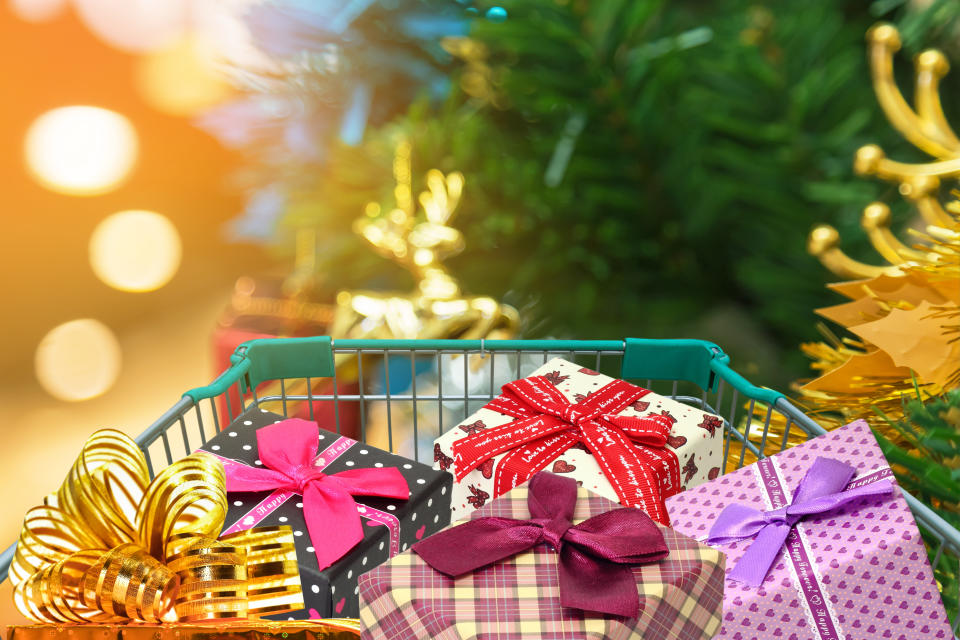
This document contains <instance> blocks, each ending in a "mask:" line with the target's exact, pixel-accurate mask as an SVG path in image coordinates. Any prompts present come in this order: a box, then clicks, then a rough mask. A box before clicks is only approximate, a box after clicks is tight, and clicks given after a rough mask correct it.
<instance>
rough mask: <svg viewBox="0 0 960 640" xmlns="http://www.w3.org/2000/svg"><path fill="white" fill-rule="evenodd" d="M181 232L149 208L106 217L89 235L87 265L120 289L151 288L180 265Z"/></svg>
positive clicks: (139, 289) (165, 281)
mask: <svg viewBox="0 0 960 640" xmlns="http://www.w3.org/2000/svg"><path fill="white" fill-rule="evenodd" d="M180 253H181V249H180V235H179V234H178V233H177V229H176V227H174V226H173V223H171V222H170V220H168V219H167V218H166V217H164V216H162V215H160V214H159V213H153V212H152V211H121V212H120V213H115V214H113V215H111V216H108V217H107V218H105V219H104V220H103V221H102V222H101V223H100V224H98V225H97V228H96V229H94V231H93V235H92V236H91V237H90V266H91V267H92V268H93V272H94V273H95V274H97V277H98V278H100V280H102V281H103V282H104V283H105V284H108V285H110V286H111V287H113V288H114V289H119V290H121V291H153V290H155V289H159V288H160V287H162V286H163V285H165V284H166V283H167V282H169V281H170V279H171V278H172V277H173V276H174V274H175V273H176V272H177V268H178V267H179V266H180Z"/></svg>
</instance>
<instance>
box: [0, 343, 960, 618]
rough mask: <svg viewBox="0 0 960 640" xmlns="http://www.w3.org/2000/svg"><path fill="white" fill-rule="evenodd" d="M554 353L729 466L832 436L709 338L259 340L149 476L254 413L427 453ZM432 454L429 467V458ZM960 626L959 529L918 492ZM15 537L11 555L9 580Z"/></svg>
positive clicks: (218, 382)
mask: <svg viewBox="0 0 960 640" xmlns="http://www.w3.org/2000/svg"><path fill="white" fill-rule="evenodd" d="M555 357H562V358H564V359H567V360H570V361H573V362H576V363H578V364H580V365H581V366H585V367H590V368H592V369H594V370H596V371H600V372H602V373H605V374H607V375H611V376H613V377H618V378H622V379H625V380H628V381H631V382H634V383H636V384H639V385H640V386H643V387H645V388H647V389H650V390H652V391H654V392H656V393H659V394H660V395H664V396H669V397H671V398H673V399H675V400H677V401H679V402H683V403H686V404H689V405H691V406H694V407H697V408H699V409H703V410H705V411H708V412H710V413H713V414H716V415H718V416H720V417H721V418H722V419H723V423H724V436H725V437H724V468H723V472H724V473H726V472H727V471H730V470H733V469H737V468H740V467H742V466H744V465H745V464H750V463H752V462H754V461H756V460H757V459H758V458H759V457H763V456H768V455H772V454H774V453H778V452H780V451H782V450H784V449H786V448H787V447H789V446H791V445H792V444H796V443H798V442H802V441H805V440H808V439H810V438H814V437H816V436H818V435H821V434H823V433H825V430H824V429H823V427H821V426H820V425H818V424H817V423H816V422H815V421H814V420H812V419H811V418H810V417H808V416H807V415H805V414H804V413H803V412H802V411H801V410H799V409H798V408H797V407H796V406H794V405H793V404H792V403H791V402H790V401H789V400H788V399H787V398H786V397H785V396H784V395H783V394H781V393H779V392H777V391H774V390H772V389H768V388H762V387H757V386H755V385H753V384H751V383H750V382H749V381H747V380H746V379H745V378H744V377H743V376H741V375H740V374H738V373H737V372H735V371H734V370H733V369H732V368H731V367H730V358H729V357H728V356H727V355H726V354H725V353H724V352H723V351H722V350H721V349H720V348H719V347H718V346H717V345H715V344H712V343H709V342H704V341H701V340H648V339H638V338H627V339H624V340H347V339H340V340H336V341H334V340H333V339H331V338H329V337H313V338H289V339H264V340H253V341H250V342H247V343H244V344H242V345H240V347H238V348H237V350H236V352H235V353H234V354H233V356H232V357H231V366H230V368H229V369H227V370H226V371H224V372H223V373H222V374H221V375H220V376H219V377H217V378H216V379H215V380H214V381H213V382H212V383H211V384H209V385H208V386H205V387H198V388H196V389H192V390H190V391H187V392H186V393H184V394H183V397H181V398H180V400H179V401H178V402H177V403H176V404H174V405H173V407H171V408H170V409H169V410H168V411H167V412H166V413H164V414H163V415H162V416H160V418H159V419H158V420H156V421H155V422H154V423H153V424H152V425H150V426H149V427H148V428H147V429H146V430H145V431H144V432H143V433H142V434H140V435H139V436H138V437H137V438H136V442H137V444H138V445H139V446H140V448H141V449H143V451H144V453H145V454H146V456H147V461H148V465H149V467H150V473H151V475H153V474H155V473H156V472H157V471H158V470H160V469H163V468H164V467H165V466H167V465H170V464H172V463H173V462H174V461H175V460H177V459H179V458H181V457H184V456H186V455H189V454H190V453H191V452H192V451H193V450H194V449H196V448H198V447H200V446H202V445H203V444H205V443H206V442H207V440H208V439H209V438H211V437H213V435H215V434H216V433H218V432H219V431H220V430H222V429H224V428H226V427H227V426H228V425H230V424H231V423H233V421H234V420H236V419H238V418H239V417H240V416H241V415H242V414H243V413H244V412H246V411H250V410H252V409H261V410H264V411H272V412H275V413H278V414H282V415H284V416H297V417H302V418H307V419H311V420H316V421H317V422H318V423H319V424H320V426H321V427H323V428H326V429H328V430H330V431H336V432H337V433H343V434H345V435H348V436H351V437H354V438H355V439H357V440H360V441H362V442H365V443H369V444H371V445H373V446H378V447H380V448H382V449H387V450H390V451H391V452H393V453H398V454H400V455H405V456H407V457H410V458H415V459H417V460H423V459H424V458H428V457H429V456H431V455H432V444H433V440H434V439H435V438H436V437H437V436H438V435H440V434H441V433H443V432H444V431H446V430H448V429H450V428H452V427H454V426H456V425H457V424H458V423H459V422H460V421H462V420H464V419H465V418H467V417H468V416H469V415H470V414H471V413H473V412H474V411H476V410H477V409H479V408H480V407H481V406H483V405H484V404H486V403H487V402H488V401H489V400H490V399H492V398H493V397H494V396H496V395H498V394H499V392H500V387H501V386H502V385H503V384H505V383H507V382H509V381H511V380H515V379H517V378H521V377H525V376H527V375H530V373H531V372H532V371H533V370H534V369H536V368H538V367H539V366H541V365H543V364H545V363H546V362H547V361H548V360H550V359H551V358H555ZM425 461H426V462H428V463H429V462H431V460H429V459H427V460H425ZM904 497H905V498H906V500H907V503H908V504H909V505H910V508H911V509H912V511H913V514H914V516H915V518H916V520H917V524H918V525H919V528H920V531H921V533H922V534H923V537H924V540H925V542H926V543H927V547H928V549H929V550H930V559H931V562H932V564H933V566H934V570H935V574H936V577H937V581H938V584H940V585H941V591H942V594H943V599H944V604H945V605H946V606H947V609H948V611H949V612H950V614H951V616H952V619H953V629H954V633H955V634H956V632H957V628H958V626H960V616H958V615H957V613H956V612H957V603H958V596H960V594H958V593H956V592H952V593H951V592H949V591H950V590H947V589H945V588H944V585H956V584H957V574H958V569H960V566H958V565H960V560H958V558H960V531H957V530H956V529H955V528H953V527H952V526H951V525H950V524H948V523H947V522H946V521H945V520H944V519H943V518H942V517H941V516H940V515H938V514H937V513H936V512H935V511H933V510H932V509H931V508H930V507H928V506H926V505H925V504H923V503H921V502H920V501H919V500H917V499H916V498H914V497H913V496H912V495H910V494H908V493H906V492H905V493H904ZM14 551H15V545H11V546H10V547H9V548H7V549H6V550H5V551H4V552H3V553H2V554H0V580H4V579H6V577H7V570H8V568H9V566H10V561H11V559H12V558H13V554H14Z"/></svg>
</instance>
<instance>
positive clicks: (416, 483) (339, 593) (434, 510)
mask: <svg viewBox="0 0 960 640" xmlns="http://www.w3.org/2000/svg"><path fill="white" fill-rule="evenodd" d="M305 434H306V435H305ZM267 435H270V438H269V442H270V443H271V445H270V446H271V452H272V453H270V457H269V458H268V457H267V456H266V455H265V453H266V452H265V451H264V446H265V444H264V443H265V437H266V436H267ZM308 435H309V441H307V438H308ZM202 449H203V450H204V451H207V452H209V453H210V454H213V455H214V456H215V457H217V458H218V459H219V460H220V461H221V462H222V463H223V464H224V468H225V470H226V477H227V491H228V496H227V497H228V500H229V507H228V511H227V517H226V521H225V527H224V533H225V534H226V533H230V532H233V531H242V530H244V529H247V528H250V527H254V526H256V527H263V526H271V525H290V526H291V527H292V528H293V533H294V542H295V545H296V555H297V562H298V565H299V568H300V577H301V582H302V588H303V598H304V602H305V607H304V609H303V610H302V611H295V612H290V613H285V614H282V615H281V616H276V617H277V618H283V619H304V618H327V617H356V616H357V611H358V606H357V578H358V577H359V576H360V574H361V573H363V572H364V571H367V570H369V569H370V568H372V567H375V566H376V565H378V564H380V563H382V562H384V561H385V560H387V559H388V558H389V557H391V556H392V555H395V554H397V553H399V552H401V551H403V550H405V549H407V548H408V547H409V546H410V545H411V544H413V543H415V542H416V541H418V540H420V539H422V538H423V537H424V536H428V535H430V534H431V533H433V532H435V531H438V530H440V529H441V528H443V527H444V526H446V525H447V524H448V523H449V521H450V506H449V505H450V487H451V483H452V478H451V476H450V474H449V473H446V472H442V471H435V470H433V469H431V468H430V467H428V466H427V465H424V464H420V463H417V462H414V461H412V460H408V459H406V458H402V457H399V456H395V455H393V454H390V453H387V452H385V451H381V450H379V449H375V448H373V447H370V446H367V445H364V444H362V443H358V442H356V441H355V440H351V439H350V438H347V437H345V436H340V435H337V434H336V433H332V432H330V431H326V430H322V429H318V428H317V426H316V424H315V423H311V422H308V421H306V420H300V419H284V418H283V416H279V415H276V414H274V413H270V412H267V411H265V410H263V409H259V408H256V407H254V408H251V409H248V410H247V411H246V412H245V413H244V414H243V415H241V416H240V417H239V418H238V419H237V420H236V421H235V422H234V423H233V424H231V425H230V426H229V427H227V428H225V429H224V430H223V431H221V432H220V433H219V434H217V436H216V437H214V438H212V439H210V440H209V441H208V442H207V443H206V444H205V445H204V446H203V447H202ZM274 449H279V451H274ZM298 456H299V458H298ZM261 458H265V459H264V460H261ZM277 459H279V461H280V462H281V463H283V464H278V463H277V462H271V461H272V460H277ZM287 461H289V463H290V464H289V468H282V467H283V466H284V464H286V463H287ZM298 466H299V467H302V468H299V469H298V468H297V467H298ZM278 467H280V468H278ZM258 474H259V475H258ZM390 474H393V475H392V476H391V475H390ZM274 477H275V478H277V482H276V483H275V485H273V484H270V482H269V481H272V480H271V479H272V478H274ZM264 478H265V480H264ZM285 478H293V479H294V482H293V484H290V483H289V482H290V481H289V480H285ZM260 481H265V482H267V484H265V485H263V484H257V482H260ZM315 481H316V482H317V483H319V484H311V483H314V482H315ZM244 482H247V483H248V484H243V483H244ZM285 482H286V483H287V484H284V483H285ZM331 482H332V483H333V484H330V483H331ZM384 482H386V483H387V484H388V485H389V487H391V488H389V490H387V491H383V490H382V489H383V485H384ZM398 482H399V484H400V489H397V487H396V485H397V483H398ZM298 483H299V486H298ZM264 486H266V487H274V486H275V487H276V488H268V489H263V488H262V487H264ZM344 486H346V487H348V488H349V490H350V495H346V496H345V495H342V494H338V493H336V492H337V491H340V490H341V489H342V487H344ZM238 487H239V488H240V489H241V490H236V489H237V488H238ZM257 487H259V490H247V489H251V488H257ZM312 487H319V488H318V489H316V492H317V493H316V495H313V496H311V495H308V493H307V492H314V491H315V489H314V488H312ZM331 491H334V493H331ZM364 494H367V495H364ZM388 495H393V496H394V497H386V496H388ZM314 505H316V506H314ZM314 513H316V514H319V515H317V516H316V517H314V516H313V515H311V514H314ZM311 518H313V522H314V523H315V524H314V525H313V526H311V524H310V523H311ZM351 527H353V529H352V528H351ZM353 530H356V531H357V532H358V533H357V534H356V543H355V545H351V544H350V543H351V541H352V540H353V539H347V538H345V537H344V536H346V535H347V534H348V533H349V532H350V531H353ZM345 532H346V533H345ZM338 549H339V551H338ZM328 565H329V566H328Z"/></svg>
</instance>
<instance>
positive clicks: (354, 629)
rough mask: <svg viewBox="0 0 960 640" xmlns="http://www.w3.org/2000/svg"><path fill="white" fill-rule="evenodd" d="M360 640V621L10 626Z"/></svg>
mask: <svg viewBox="0 0 960 640" xmlns="http://www.w3.org/2000/svg"><path fill="white" fill-rule="evenodd" d="M228 637H229V638H230V639H231V640H277V638H285V637H291V638H296V639H297V640H357V638H359V637H360V621H359V620H357V619H355V618H337V619H334V620H286V621H282V622H274V621H270V620H264V621H260V620H243V621H232V622H225V623H224V622H218V623H216V624H210V623H202V624H201V623H194V624H191V623H187V624H158V625H152V624H136V625H130V624H113V625H107V624H87V625H83V626H78V625H66V626H60V625H57V626H56V627H54V626H51V625H46V624H35V625H15V626H9V627H7V639H8V640H212V639H213V638H228Z"/></svg>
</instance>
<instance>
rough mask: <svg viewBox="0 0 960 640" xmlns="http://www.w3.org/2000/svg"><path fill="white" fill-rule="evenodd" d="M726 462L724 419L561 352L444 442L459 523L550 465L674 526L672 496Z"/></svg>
mask: <svg viewBox="0 0 960 640" xmlns="http://www.w3.org/2000/svg"><path fill="white" fill-rule="evenodd" d="M722 458H723V420H722V419H720V418H719V417H717V416H715V415H712V414H710V413H706V412H704V411H701V410H699V409H696V408H694V407H691V406H689V405H685V404H683V403H680V402H677V401H675V400H671V399H670V398H665V397H663V396H660V395H657V394H655V393H653V392H651V391H649V390H647V389H643V388H641V387H638V386H636V385H632V384H630V383H627V382H624V381H623V380H615V379H613V378H610V377H608V376H605V375H602V374H600V373H597V372H596V371H592V370H590V369H586V368H583V367H581V366H579V365H576V364H573V363H571V362H567V361H565V360H562V359H559V358H557V359H554V360H551V361H550V362H547V363H546V364H544V365H543V366H542V367H540V368H539V369H537V370H536V371H534V372H533V374H532V375H531V376H530V377H528V378H524V379H523V380H519V381H516V382H513V383H509V384H507V385H504V387H503V394H502V395H500V396H498V397H497V398H494V400H492V401H491V402H490V403H488V404H487V405H485V406H484V407H483V408H481V409H480V410H479V411H477V412H476V413H474V414H472V415H471V416H470V417H469V418H467V419H466V420H464V421H463V422H461V423H460V424H458V425H457V426H455V427H454V428H452V429H451V430H449V431H447V432H446V433H444V434H443V435H441V436H440V437H439V438H437V439H436V441H435V442H434V468H435V469H449V470H451V471H453V472H454V475H455V478H456V482H455V484H454V486H453V499H452V502H451V504H452V508H453V519H454V520H457V519H460V518H463V517H465V516H466V515H467V514H468V513H469V512H470V511H472V510H473V509H477V508H479V507H482V506H483V505H484V504H486V502H487V501H488V500H490V499H491V498H496V497H497V496H499V495H502V494H503V493H505V492H506V491H508V490H510V489H512V488H513V487H515V486H517V485H519V484H521V483H523V482H524V481H525V480H527V479H528V478H529V477H530V476H532V475H533V474H534V473H536V472H537V471H540V470H543V469H546V470H548V471H553V472H554V473H560V474H568V475H570V476H571V477H573V478H575V479H576V480H577V481H579V482H580V483H581V484H582V485H583V486H584V487H586V488H587V489H590V490H591V491H593V492H594V493H597V494H599V495H601V496H603V497H605V498H609V499H611V500H614V501H617V502H620V503H621V504H623V505H625V506H635V507H639V508H642V509H644V510H645V511H646V512H647V513H649V514H650V515H651V517H653V518H654V519H655V520H657V521H658V522H662V523H664V524H669V522H668V520H667V515H666V510H665V508H664V506H663V500H664V498H666V497H668V496H671V495H674V494H675V493H678V492H680V491H683V490H684V489H688V488H690V487H694V486H697V485H699V484H702V483H704V482H706V481H707V480H710V479H712V478H715V477H717V475H719V473H720V467H721V465H722Z"/></svg>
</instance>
